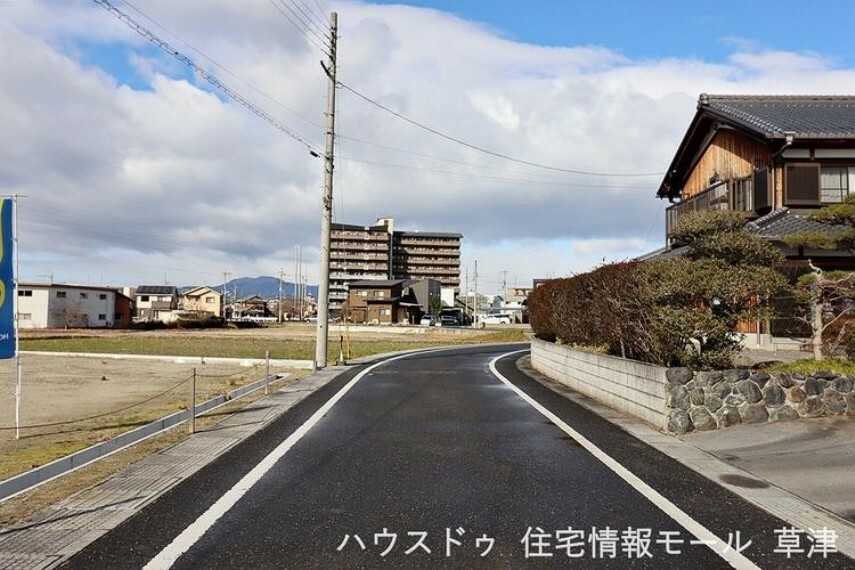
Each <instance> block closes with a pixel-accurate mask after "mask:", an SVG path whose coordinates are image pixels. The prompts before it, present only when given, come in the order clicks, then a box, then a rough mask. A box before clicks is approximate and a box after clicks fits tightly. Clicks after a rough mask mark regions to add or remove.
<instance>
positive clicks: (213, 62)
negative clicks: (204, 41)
mask: <svg viewBox="0 0 855 570" xmlns="http://www.w3.org/2000/svg"><path fill="white" fill-rule="evenodd" d="M124 4H125V5H126V6H128V7H129V8H131V9H132V10H133V11H134V12H136V13H137V14H139V15H140V16H142V17H143V18H145V19H146V20H148V21H149V22H151V23H152V24H154V25H155V26H157V27H158V28H160V29H161V30H163V31H164V32H165V33H166V34H168V35H170V36H172V37H173V38H175V39H176V40H179V41H180V42H181V43H183V44H184V45H186V46H187V47H188V48H190V50H192V51H193V52H195V53H196V54H197V55H198V56H199V57H201V58H203V59H205V60H206V61H207V62H208V63H210V64H211V65H213V66H214V67H216V68H217V69H219V70H221V71H223V72H224V73H226V74H228V75H230V76H231V77H232V78H233V79H235V80H236V81H239V82H240V83H242V84H243V85H245V86H246V87H248V88H249V89H251V90H253V91H255V92H256V93H258V94H259V95H261V96H262V97H264V98H265V99H267V100H268V101H270V102H271V103H273V104H275V105H277V106H278V107H280V108H282V109H284V110H285V111H288V112H289V113H291V114H292V115H294V116H295V117H297V118H298V119H301V120H303V121H305V122H306V123H308V124H309V125H311V126H313V127H316V128H318V129H323V128H324V126H323V125H321V124H320V123H318V122H316V121H314V120H312V119H309V118H308V117H305V116H303V115H302V114H301V113H300V112H298V111H296V110H294V109H292V108H290V107H288V106H287V105H285V104H284V103H282V102H281V101H279V100H277V99H275V98H274V97H272V96H271V95H269V94H268V93H265V92H264V91H262V90H260V89H258V88H257V87H255V86H253V85H252V84H250V83H248V82H246V81H245V80H243V79H241V78H240V77H239V76H238V75H237V74H235V73H234V72H233V71H232V70H230V69H229V68H228V67H226V66H224V65H222V64H220V63H219V62H217V61H216V60H215V59H213V58H212V57H210V56H208V55H207V54H206V53H204V52H203V51H202V50H200V49H198V48H196V46H194V45H193V44H191V43H190V42H189V41H188V40H187V39H185V38H184V37H182V36H180V35H178V34H176V33H175V32H172V31H171V30H170V29H169V28H167V27H166V26H164V25H163V24H161V23H160V22H158V21H157V20H155V19H154V18H152V17H151V16H150V15H148V14H146V13H145V12H143V11H142V10H140V9H139V8H137V7H136V6H135V5H134V4H132V3H131V2H129V1H128V0H124Z"/></svg>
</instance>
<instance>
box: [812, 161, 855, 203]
mask: <svg viewBox="0 0 855 570" xmlns="http://www.w3.org/2000/svg"><path fill="white" fill-rule="evenodd" d="M852 183H855V166H823V167H822V168H821V169H820V174H819V185H820V199H821V200H822V203H823V204H834V203H837V202H842V201H843V200H844V199H845V198H846V196H847V195H848V194H849V189H850V188H851V186H852Z"/></svg>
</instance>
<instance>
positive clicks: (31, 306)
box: [18, 283, 121, 329]
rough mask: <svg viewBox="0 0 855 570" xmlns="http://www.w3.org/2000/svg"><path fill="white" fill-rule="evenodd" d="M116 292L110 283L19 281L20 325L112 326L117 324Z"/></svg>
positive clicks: (38, 327) (33, 327) (38, 326)
mask: <svg viewBox="0 0 855 570" xmlns="http://www.w3.org/2000/svg"><path fill="white" fill-rule="evenodd" d="M117 294H119V293H118V292H117V291H116V290H115V289H110V288H108V287H90V286H88V285H64V284H46V283H19V284H18V326H19V327H20V328H25V329H44V328H82V327H105V328H106V327H110V328H112V327H114V326H116V324H117V323H116V320H117V313H116V295H117ZM119 320H121V315H120V316H119Z"/></svg>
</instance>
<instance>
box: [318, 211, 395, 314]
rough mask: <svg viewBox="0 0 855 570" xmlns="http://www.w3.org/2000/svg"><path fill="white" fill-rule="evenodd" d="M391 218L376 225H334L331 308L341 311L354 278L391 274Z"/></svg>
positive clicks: (372, 277)
mask: <svg viewBox="0 0 855 570" xmlns="http://www.w3.org/2000/svg"><path fill="white" fill-rule="evenodd" d="M391 255H392V220H391V219H385V220H377V223H376V224H375V225H373V226H354V225H350V224H332V226H331V232H330V289H329V301H330V305H329V307H330V310H331V311H339V310H341V308H342V306H343V305H344V303H345V301H346V300H347V291H348V284H349V283H351V282H353V281H364V280H385V279H390V278H391V277H392V274H391Z"/></svg>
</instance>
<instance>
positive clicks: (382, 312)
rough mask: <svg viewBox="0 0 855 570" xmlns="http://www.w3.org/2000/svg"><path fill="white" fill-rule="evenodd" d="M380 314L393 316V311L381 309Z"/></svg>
mask: <svg viewBox="0 0 855 570" xmlns="http://www.w3.org/2000/svg"><path fill="white" fill-rule="evenodd" d="M380 314H381V315H383V316H384V317H387V316H389V315H391V314H392V309H380Z"/></svg>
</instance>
